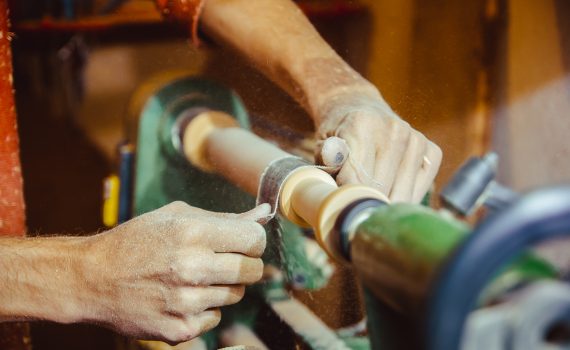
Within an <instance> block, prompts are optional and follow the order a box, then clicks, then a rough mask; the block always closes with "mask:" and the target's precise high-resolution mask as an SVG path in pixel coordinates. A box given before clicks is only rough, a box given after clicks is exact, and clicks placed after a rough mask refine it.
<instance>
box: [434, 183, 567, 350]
mask: <svg viewBox="0 0 570 350" xmlns="http://www.w3.org/2000/svg"><path fill="white" fill-rule="evenodd" d="M567 235H570V187H569V186H565V187H555V188H549V189H544V190H540V191H536V192H533V193H530V194H528V195H526V196H524V197H523V198H521V199H520V200H519V201H517V202H516V203H514V204H513V205H511V206H510V207H508V208H506V209H505V210H503V211H501V212H498V213H496V214H495V215H493V216H491V217H490V218H489V219H488V220H486V221H485V222H484V223H483V224H481V225H480V226H479V227H478V228H477V229H476V230H475V231H474V232H473V233H472V234H471V235H470V236H469V238H468V239H467V240H466V241H465V242H464V243H463V244H462V245H461V246H460V247H459V248H458V249H457V250H456V251H455V253H454V254H453V255H452V256H451V257H450V259H449V260H448V262H447V263H446V265H445V266H444V267H443V268H442V270H441V272H440V275H439V277H438V278H437V279H436V281H435V284H434V288H433V289H432V297H431V299H430V300H429V304H428V310H427V311H428V313H427V315H426V317H427V318H426V322H427V323H426V327H425V329H426V331H427V333H426V340H427V343H426V345H427V349H429V350H452V349H453V350H455V349H459V348H460V342H461V337H462V334H463V328H464V325H465V322H466V319H467V316H468V314H469V313H470V312H471V310H472V309H473V308H474V307H475V305H476V302H477V299H478V297H479V294H480V293H481V291H482V290H483V288H484V287H485V286H486V285H487V284H488V282H490V281H491V280H492V278H493V277H494V276H495V275H496V273H497V271H498V270H499V269H500V268H501V267H503V266H505V265H506V264H508V263H509V262H510V261H512V260H513V259H514V258H516V257H517V256H518V255H519V254H520V253H522V252H524V251H526V250H527V249H529V248H531V247H532V246H534V245H536V244H539V243H541V242H544V241H546V240H549V239H553V238H557V237H561V236H567Z"/></svg>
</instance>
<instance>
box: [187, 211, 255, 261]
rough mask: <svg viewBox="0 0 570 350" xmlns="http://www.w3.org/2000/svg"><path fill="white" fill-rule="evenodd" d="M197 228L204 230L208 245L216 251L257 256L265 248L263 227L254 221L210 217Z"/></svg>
mask: <svg viewBox="0 0 570 350" xmlns="http://www.w3.org/2000/svg"><path fill="white" fill-rule="evenodd" d="M197 229H200V230H203V232H205V236H206V239H207V245H208V247H210V248H211V249H212V250H213V251H214V252H216V253H241V254H245V255H247V256H250V257H254V258H259V257H261V255H262V254H263V251H264V250H265V245H266V233H265V229H264V228H263V226H261V225H260V224H258V223H257V222H255V221H250V220H244V219H238V218H232V219H227V218H221V219H220V218H210V219H208V221H207V222H202V223H201V225H200V226H199V227H198V228H197Z"/></svg>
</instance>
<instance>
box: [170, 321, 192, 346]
mask: <svg viewBox="0 0 570 350" xmlns="http://www.w3.org/2000/svg"><path fill="white" fill-rule="evenodd" d="M198 335H199V334H197V332H196V331H195V330H194V329H193V327H189V326H188V325H187V324H186V322H182V321H181V322H177V324H176V325H174V326H172V327H170V328H169V329H168V331H167V332H166V334H165V336H166V337H165V338H166V341H167V342H168V343H170V344H178V343H182V342H185V341H188V340H190V339H193V338H195V337H196V336H198Z"/></svg>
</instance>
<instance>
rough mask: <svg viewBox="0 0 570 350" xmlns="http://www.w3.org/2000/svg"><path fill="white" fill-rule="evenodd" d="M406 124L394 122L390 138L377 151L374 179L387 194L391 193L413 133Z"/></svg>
mask: <svg viewBox="0 0 570 350" xmlns="http://www.w3.org/2000/svg"><path fill="white" fill-rule="evenodd" d="M406 125H407V124H405V125H401V123H398V124H394V125H393V126H392V129H391V132H390V133H389V139H388V140H384V142H383V143H382V144H381V145H379V146H378V148H377V151H376V166H375V168H374V179H375V182H376V184H377V186H376V187H379V189H380V191H381V192H383V193H384V194H386V195H390V192H391V190H392V186H393V184H394V181H395V178H396V174H397V173H398V169H399V168H400V164H401V163H402V160H403V158H404V155H405V154H406V149H407V147H408V142H409V139H410V134H411V128H410V127H409V126H406Z"/></svg>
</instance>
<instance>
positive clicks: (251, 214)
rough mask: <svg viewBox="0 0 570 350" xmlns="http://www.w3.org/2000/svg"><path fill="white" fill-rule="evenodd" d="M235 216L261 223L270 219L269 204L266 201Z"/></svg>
mask: <svg viewBox="0 0 570 350" xmlns="http://www.w3.org/2000/svg"><path fill="white" fill-rule="evenodd" d="M237 218H238V219H245V220H251V221H255V222H258V223H260V224H262V225H263V224H265V223H267V222H268V221H269V220H270V219H271V206H270V205H269V204H268V203H263V204H260V205H258V206H257V207H255V208H253V209H251V210H250V211H246V212H245V213H241V214H238V216H237Z"/></svg>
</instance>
